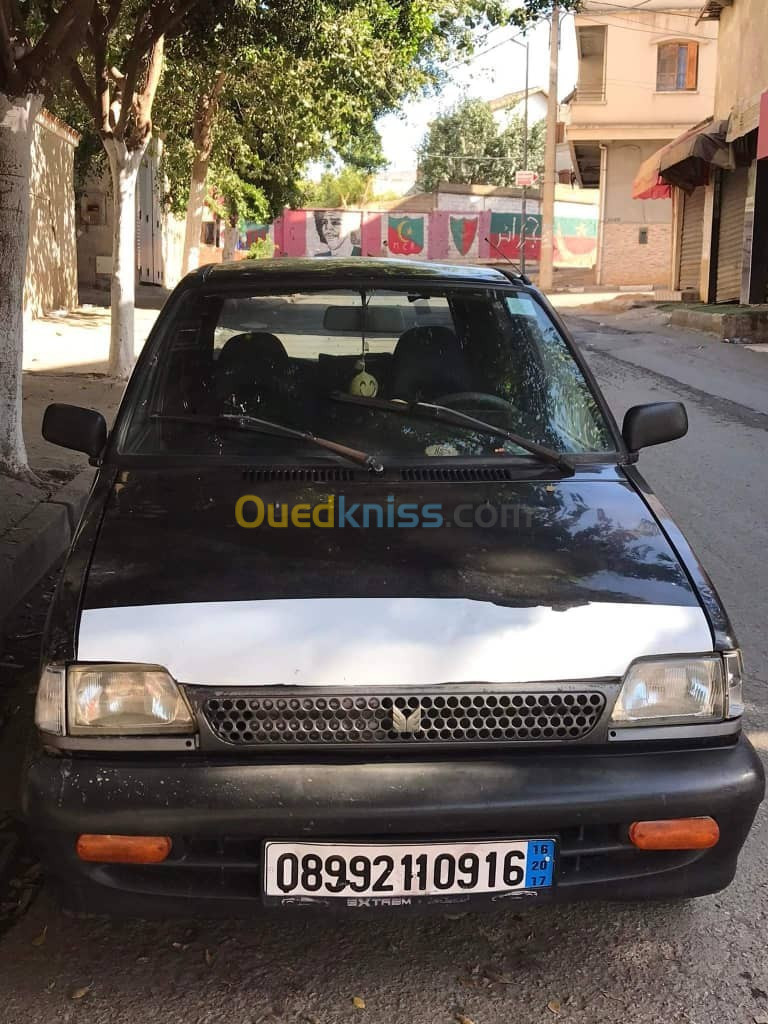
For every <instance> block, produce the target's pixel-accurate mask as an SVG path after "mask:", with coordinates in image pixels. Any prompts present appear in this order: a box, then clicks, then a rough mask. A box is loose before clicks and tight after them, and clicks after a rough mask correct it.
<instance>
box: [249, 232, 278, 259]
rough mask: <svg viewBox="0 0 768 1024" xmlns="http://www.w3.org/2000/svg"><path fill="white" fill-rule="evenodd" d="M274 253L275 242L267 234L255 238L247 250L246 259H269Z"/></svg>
mask: <svg viewBox="0 0 768 1024" xmlns="http://www.w3.org/2000/svg"><path fill="white" fill-rule="evenodd" d="M274 255H275V243H274V242H273V241H272V239H271V238H270V237H269V236H267V237H266V238H257V239H256V241H255V242H253V243H252V244H251V247H250V249H249V250H248V255H247V256H246V257H245V258H246V259H247V260H269V259H272V257H273V256H274Z"/></svg>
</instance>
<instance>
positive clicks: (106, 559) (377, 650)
mask: <svg viewBox="0 0 768 1024" xmlns="http://www.w3.org/2000/svg"><path fill="white" fill-rule="evenodd" d="M686 430H687V419H686V414H685V409H684V408H683V406H681V405H678V404H676V403H671V404H670V403H664V404H656V405H646V406H639V407H635V408H633V409H632V410H630V412H629V413H628V414H627V416H626V419H625V422H624V426H623V430H622V431H621V432H619V430H618V429H617V427H616V425H615V423H614V421H613V419H612V416H611V413H610V411H609V409H608V408H607V406H606V404H605V401H604V400H603V398H602V396H601V395H600V392H599V390H598V388H597V386H596V385H595V382H594V380H593V379H592V377H591V375H590V373H589V371H588V369H587V367H586V366H585V365H584V362H583V361H582V359H581V357H580V355H579V353H578V351H577V350H576V349H575V347H574V345H573V343H572V341H571V340H570V338H569V337H568V332H567V331H566V329H565V327H564V326H563V324H562V323H561V322H560V320H559V319H558V317H557V315H556V314H555V313H554V311H553V310H552V309H551V307H550V306H549V305H548V303H547V301H546V300H545V299H544V297H543V296H542V295H541V294H540V293H539V292H538V291H537V290H536V289H535V288H534V287H532V286H531V285H530V283H529V282H528V281H527V279H526V278H524V277H522V276H519V275H517V274H515V273H513V272H512V271H511V270H510V271H509V272H504V271H500V270H495V269H488V268H480V267H477V268H473V267H452V266H442V265H437V264H429V263H412V262H407V261H397V260H363V259H349V260H340V259H333V260H323V259H319V260H317V259H316V260H306V261H302V260H298V261H293V260H285V259H284V260H276V261H263V262H259V261H255V262H252V261H247V262H242V263H238V264H235V265H231V266H228V265H220V266H214V267H208V268H204V269H202V270H200V271H198V272H196V273H194V274H192V275H190V276H189V277H187V278H186V279H185V280H184V281H183V282H182V283H181V284H180V285H179V287H178V288H177V289H176V290H175V292H174V293H173V295H172V296H171V297H170V299H169V300H168V302H167V304H166V306H165V308H164V310H163V311H162V313H161V315H160V316H159V318H158V320H157V323H156V325H155V327H154V329H153V331H152V333H151V335H150V337H149V340H148V341H147V344H146V346H145V348H144V350H143V352H142V354H141V357H140V359H139V361H138V364H137V366H136V370H135V372H134V374H133V376H132V378H131V380H130V383H129V385H128V388H127V390H126V393H125V397H124V400H123V403H122V405H121V407H120V410H119V412H118V415H117V418H116V421H115V424H114V427H113V429H112V431H111V433H109V435H107V429H106V425H105V422H104V420H103V418H102V417H101V415H99V414H98V413H97V412H94V411H90V410H84V409H78V408H75V407H71V406H63V405H53V406H51V407H49V409H48V410H47V412H46V416H45V421H44V425H43V433H44V436H45V437H46V438H47V439H48V440H49V441H53V442H54V443H57V444H61V445H64V446H67V447H70V448H74V449H77V450H80V451H85V452H87V453H88V454H89V455H90V456H91V460H92V462H93V464H94V465H95V466H97V467H98V472H97V474H96V479H95V483H94V486H93V490H92V493H91V495H90V499H89V502H88V505H87V508H86V511H85V513H84V516H83V519H82V521H81V523H80V526H79V529H78V531H77V534H76V537H75V540H74V543H73V546H72V549H71V551H70V553H69V556H68V559H67V562H66V565H65V567H64V570H63V575H62V578H61V582H60V584H59V586H58V589H57V592H56V596H55V600H54V603H53V607H52V610H51V614H50V618H49V622H48V626H47V632H46V639H45V643H44V659H43V666H42V673H41V681H40V687H39V694H38V698H37V710H36V722H37V734H36V749H35V750H34V751H33V752H32V754H31V756H30V758H29V762H28V765H27V768H26V772H25V784H24V794H23V806H24V813H25V817H26V821H27V823H28V826H29V829H30V830H31V833H32V835H33V837H34V840H35V842H36V844H37V846H38V848H39V849H40V851H41V854H42V857H43V861H44V864H45V866H46V869H47V871H48V874H49V876H50V878H51V879H52V880H54V881H55V882H56V883H58V887H59V889H60V891H61V894H62V897H63V899H64V900H65V901H66V902H67V903H68V904H69V905H71V906H74V907H75V908H79V909H86V910H96V911H105V910H106V911H120V910H123V911H127V912H129V913H134V914H146V913H157V912H161V913H167V912H169V911H171V912H180V913H187V912H189V911H191V910H195V911H200V910H201V909H202V910H210V911H215V910H220V911H222V912H225V913H228V914H230V913H237V912H238V911H242V912H245V913H250V912H251V911H252V909H253V907H254V905H257V904H266V905H273V906H276V907H281V908H285V909H291V910H293V909H297V908H313V907H315V908H324V909H337V908H342V909H344V910H348V911H350V912H358V911H360V910H365V909H368V910H376V909H379V908H385V907H386V908H397V909H398V910H400V911H406V910H409V909H416V908H430V907H431V908H433V909H434V908H437V909H441V908H442V909H444V908H446V907H453V908H456V907H458V908H463V907H467V908H470V907H480V906H489V907H492V906H499V905H504V904H507V903H509V902H513V901H514V902H515V903H516V904H517V903H523V904H527V903H534V904H539V903H544V902H547V901H552V900H569V899H573V898H589V897H601V898H611V899H632V900H634V899H639V898H651V897H665V898H671V897H690V896H699V895H702V894H705V893H712V892H715V891H717V890H719V889H722V888H723V887H724V886H726V885H728V883H729V882H730V881H731V879H732V878H733V875H734V872H735V870H736V862H737V857H738V854H739V851H740V849H741V846H742V844H743V843H744V840H745V838H746V836H747V834H748V832H749V829H750V826H751V823H752V820H753V818H754V816H755V812H756V810H757V807H758V805H759V803H760V801H761V799H762V797H763V789H764V779H763V773H762V769H761V766H760V762H759V760H758V758H757V757H756V755H755V753H754V751H753V749H752V747H751V746H750V744H749V743H748V741H747V740H746V739H745V738H744V736H743V735H742V732H741V716H742V711H743V702H742V663H741V656H740V653H739V649H738V644H737V641H736V639H735V636H734V633H733V629H732V628H731V625H730V623H729V621H728V617H727V615H726V613H725V611H724V610H723V607H722V605H721V603H720V601H719V600H718V597H717V595H716V593H715V590H714V588H713V586H712V584H711V582H710V581H709V579H708V577H707V576H706V574H705V572H704V570H703V569H702V567H701V565H700V564H699V562H698V560H697V559H696V557H695V555H694V554H693V552H692V551H691V549H690V547H689V546H688V544H687V543H686V541H685V539H684V538H683V536H682V534H681V533H680V531H679V530H678V528H677V527H676V526H675V524H674V523H673V522H672V521H671V520H670V518H669V516H668V514H667V513H666V512H665V510H664V508H663V507H662V506H661V504H660V503H659V501H658V500H657V499H656V498H655V497H654V495H653V493H652V492H651V490H650V489H649V487H648V485H647V484H646V483H645V481H644V480H643V478H642V477H641V476H640V474H639V473H638V471H637V468H636V462H637V453H638V451H639V450H640V449H641V448H643V447H644V446H646V445H651V444H658V443H660V442H663V441H669V440H673V439H675V438H678V437H681V436H682V435H683V434H685V432H686Z"/></svg>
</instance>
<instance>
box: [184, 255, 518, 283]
mask: <svg viewBox="0 0 768 1024" xmlns="http://www.w3.org/2000/svg"><path fill="white" fill-rule="evenodd" d="M510 270H512V267H510ZM281 277H283V278H286V279H292V280H295V279H296V278H301V279H304V280H307V279H311V280H312V281H315V280H316V281H317V283H318V284H325V283H327V284H334V283H340V282H344V281H345V280H347V279H351V278H354V279H355V280H359V279H360V278H361V277H364V278H366V279H367V280H370V281H371V282H377V283H379V284H382V285H383V284H385V283H386V282H388V281H394V280H397V282H398V283H399V284H402V283H403V282H404V281H405V282H407V281H408V280H413V281H414V282H417V281H418V282H421V283H425V282H432V283H434V284H440V283H449V284H458V283H461V284H476V285H509V284H510V281H511V280H514V282H515V283H516V284H517V283H518V282H519V283H520V284H524V283H525V282H523V280H522V279H521V278H520V277H519V276H518V275H517V274H516V273H515V274H512V273H507V272H506V271H502V270H497V269H496V268H494V267H485V266H467V265H459V264H452V263H432V262H429V261H427V260H418V261H417V260H408V259H401V260H398V259H391V258H376V257H370V258H365V257H361V256H352V257H349V258H346V259H345V258H343V257H338V256H327V257H323V256H316V257H313V258H302V259H294V258H291V257H280V258H278V259H266V260H237V261H234V262H231V263H212V264H209V265H208V266H205V267H201V268H200V269H199V270H197V271H195V272H194V273H193V274H191V275H189V278H192V279H194V278H197V279H198V280H200V281H202V282H205V283H206V284H209V285H226V284H232V285H244V284H248V283H254V284H255V283H257V282H259V281H265V280H274V281H275V282H277V281H279V280H280V278H281Z"/></svg>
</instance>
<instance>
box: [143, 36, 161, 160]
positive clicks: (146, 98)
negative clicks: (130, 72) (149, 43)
mask: <svg viewBox="0 0 768 1024" xmlns="http://www.w3.org/2000/svg"><path fill="white" fill-rule="evenodd" d="M164 52H165V36H160V38H159V39H158V40H157V42H156V43H155V45H154V46H153V47H152V51H151V53H150V55H149V65H148V67H147V75H146V78H145V80H144V88H143V89H142V90H141V92H140V93H139V95H138V96H137V97H136V133H137V135H138V137H139V140H140V141H143V140H144V139H145V138H146V136H147V135H149V133H150V132H151V131H152V104H153V103H154V101H155V93H156V92H157V87H158V85H159V84H160V76H161V75H162V73H163V54H164Z"/></svg>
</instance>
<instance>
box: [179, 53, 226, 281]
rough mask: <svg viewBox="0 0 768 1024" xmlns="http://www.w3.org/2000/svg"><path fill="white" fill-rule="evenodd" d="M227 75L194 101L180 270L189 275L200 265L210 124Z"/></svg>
mask: <svg viewBox="0 0 768 1024" xmlns="http://www.w3.org/2000/svg"><path fill="white" fill-rule="evenodd" d="M225 81H226V75H225V73H224V72H223V71H219V72H217V73H216V78H215V79H214V81H213V85H212V86H211V87H210V88H209V89H207V90H205V91H203V92H202V93H200V95H199V96H198V98H197V110H196V111H195V121H194V124H193V126H192V144H193V146H194V148H195V159H194V162H193V163H192V172H191V174H190V178H189V203H188V205H187V219H186V223H185V225H184V260H183V264H182V270H183V272H184V273H185V274H188V273H189V272H190V270H195V269H196V268H197V267H198V266H199V265H200V234H201V232H202V230H203V213H204V211H205V197H206V195H207V193H208V188H207V184H208V164H209V163H210V162H211V153H212V152H213V124H214V121H215V119H216V111H217V110H218V106H219V99H220V97H221V91H222V89H223V88H224V82H225Z"/></svg>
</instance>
